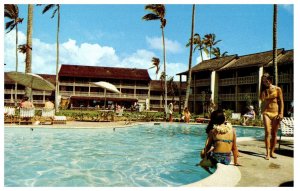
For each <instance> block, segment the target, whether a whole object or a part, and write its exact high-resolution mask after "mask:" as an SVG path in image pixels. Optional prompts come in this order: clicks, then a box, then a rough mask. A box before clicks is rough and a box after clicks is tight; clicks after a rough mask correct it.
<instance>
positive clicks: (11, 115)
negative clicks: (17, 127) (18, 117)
mask: <svg viewBox="0 0 300 191" xmlns="http://www.w3.org/2000/svg"><path fill="white" fill-rule="evenodd" d="M15 113H16V109H15V108H14V107H4V123H5V122H10V123H13V122H15Z"/></svg>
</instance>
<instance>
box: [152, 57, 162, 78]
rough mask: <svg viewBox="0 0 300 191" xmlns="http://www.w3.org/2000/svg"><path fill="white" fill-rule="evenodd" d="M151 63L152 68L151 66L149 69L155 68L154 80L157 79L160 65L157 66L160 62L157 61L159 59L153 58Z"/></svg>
mask: <svg viewBox="0 0 300 191" xmlns="http://www.w3.org/2000/svg"><path fill="white" fill-rule="evenodd" d="M151 61H152V64H153V66H151V67H150V68H149V69H152V68H156V71H155V74H156V79H157V74H158V71H159V69H160V65H159V63H160V60H159V58H156V57H153V58H152V60H151Z"/></svg>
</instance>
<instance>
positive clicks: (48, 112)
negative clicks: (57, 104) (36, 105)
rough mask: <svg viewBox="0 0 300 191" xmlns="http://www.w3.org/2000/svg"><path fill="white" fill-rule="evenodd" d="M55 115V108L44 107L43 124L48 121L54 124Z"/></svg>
mask: <svg viewBox="0 0 300 191" xmlns="http://www.w3.org/2000/svg"><path fill="white" fill-rule="evenodd" d="M54 116H55V109H49V108H43V110H42V120H43V123H42V124H45V123H47V122H48V121H49V122H50V124H53V118H54Z"/></svg>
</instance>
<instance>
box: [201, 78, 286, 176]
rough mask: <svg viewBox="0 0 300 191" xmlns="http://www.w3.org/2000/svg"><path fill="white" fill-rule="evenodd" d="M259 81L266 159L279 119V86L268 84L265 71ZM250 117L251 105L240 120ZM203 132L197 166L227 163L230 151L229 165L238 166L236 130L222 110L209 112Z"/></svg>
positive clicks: (272, 149) (270, 154)
mask: <svg viewBox="0 0 300 191" xmlns="http://www.w3.org/2000/svg"><path fill="white" fill-rule="evenodd" d="M261 83H262V84H261V87H262V88H261V91H260V99H261V101H263V102H264V104H263V105H264V108H262V116H263V122H264V128H265V140H264V141H265V147H266V154H265V159H266V160H269V159H270V157H271V158H274V159H276V158H277V157H276V156H275V146H276V143H277V131H278V128H279V124H280V121H281V120H282V119H283V109H284V102H283V95H282V91H281V88H280V87H278V86H275V85H273V84H272V78H271V76H270V75H269V74H268V73H265V74H264V75H263V76H262V80H261ZM250 118H255V112H254V108H253V106H252V107H251V106H250V107H249V112H248V113H247V114H246V115H245V116H244V123H245V122H246V121H247V120H249V119H250ZM206 133H207V140H206V142H205V146H204V149H203V150H202V151H201V152H200V157H201V158H202V160H201V161H200V162H199V164H197V165H199V166H201V167H203V168H204V169H205V170H207V171H209V172H210V167H215V166H216V164H217V163H221V164H224V165H229V164H230V163H231V154H233V164H234V165H236V166H239V165H240V164H239V162H238V157H239V152H238V147H237V143H236V139H237V135H236V131H235V129H234V128H233V127H232V125H231V124H230V123H228V122H227V121H226V118H225V115H224V112H223V110H220V109H219V110H215V111H213V112H212V113H211V115H210V121H209V124H208V125H207V128H206Z"/></svg>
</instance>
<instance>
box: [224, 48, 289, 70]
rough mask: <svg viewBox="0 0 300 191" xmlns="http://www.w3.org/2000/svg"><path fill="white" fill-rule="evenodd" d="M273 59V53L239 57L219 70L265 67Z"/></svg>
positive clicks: (279, 50) (280, 51)
mask: <svg viewBox="0 0 300 191" xmlns="http://www.w3.org/2000/svg"><path fill="white" fill-rule="evenodd" d="M282 52H283V49H278V50H277V55H280V54H281V53H282ZM272 59H273V51H272V50H271V51H267V52H259V53H255V54H248V55H244V56H239V57H238V59H237V60H236V62H234V63H232V64H230V65H227V66H225V67H223V68H222V69H221V70H228V69H235V68H246V67H253V66H257V67H260V66H267V65H268V64H269V63H270V62H271V61H272Z"/></svg>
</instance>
